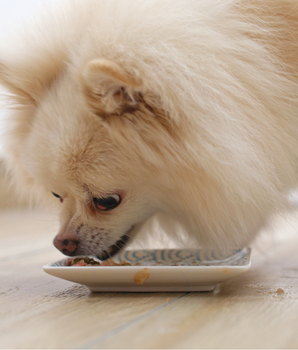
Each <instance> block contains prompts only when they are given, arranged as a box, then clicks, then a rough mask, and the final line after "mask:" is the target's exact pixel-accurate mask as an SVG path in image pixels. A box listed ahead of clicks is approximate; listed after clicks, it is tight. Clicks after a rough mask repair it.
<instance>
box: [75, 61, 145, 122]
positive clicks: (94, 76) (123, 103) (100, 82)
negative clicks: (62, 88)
mask: <svg viewBox="0 0 298 350" xmlns="http://www.w3.org/2000/svg"><path fill="white" fill-rule="evenodd" d="M81 78H82V90H83V94H84V96H85V98H86V102H87V104H88V106H89V107H90V108H91V109H92V111H93V112H94V113H95V114H97V115H99V116H108V115H111V114H119V115H120V114H122V113H123V112H125V111H129V110H131V109H133V106H134V105H136V101H135V99H134V96H135V95H136V93H137V92H138V91H139V89H140V88H141V86H142V80H141V79H140V78H139V77H137V76H134V75H132V74H131V73H128V72H126V71H125V70H124V69H123V68H121V67H120V66H119V65H118V64H117V63H115V62H113V61H109V60H106V59H94V60H92V61H90V62H88V64H87V65H86V67H85V69H84V70H83V73H82V76H81Z"/></svg>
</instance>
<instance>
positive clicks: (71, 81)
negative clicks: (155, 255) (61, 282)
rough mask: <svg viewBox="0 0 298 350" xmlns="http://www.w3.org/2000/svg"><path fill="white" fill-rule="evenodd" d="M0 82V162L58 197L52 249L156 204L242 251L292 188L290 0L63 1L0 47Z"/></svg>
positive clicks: (295, 153) (124, 223)
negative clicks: (0, 89) (1, 136)
mask: <svg viewBox="0 0 298 350" xmlns="http://www.w3.org/2000/svg"><path fill="white" fill-rule="evenodd" d="M0 81H1V83H2V85H4V86H5V87H6V88H7V89H8V90H9V91H10V95H11V96H10V98H11V102H12V108H11V115H10V116H9V118H8V126H9V133H8V136H7V140H6V152H7V166H8V170H9V172H10V174H11V176H12V178H13V179H14V182H15V184H16V188H17V191H18V193H22V194H26V195H28V194H34V195H35V194H36V195H37V197H39V198H40V199H42V198H49V196H51V192H52V193H53V194H54V195H55V196H56V197H58V198H60V201H61V202H62V204H61V229H60V232H59V233H58V235H57V237H56V238H55V241H54V244H55V245H56V247H57V248H58V249H60V250H61V251H62V252H63V253H65V254H67V255H75V254H96V255H98V256H100V257H106V256H108V254H110V255H112V254H114V253H115V252H117V251H118V250H119V249H120V248H122V246H124V244H125V243H126V242H127V241H128V240H129V237H132V236H135V234H136V233H137V232H138V231H139V230H140V228H141V226H142V225H143V223H144V222H145V221H147V220H148V219H149V218H151V217H152V216H154V215H155V214H157V213H161V214H165V215H167V216H168V217H173V218H174V219H175V220H176V222H177V223H179V224H180V225H182V226H183V227H184V229H185V230H186V231H187V232H188V234H189V237H190V238H192V239H196V240H197V241H198V242H200V244H202V245H207V246H208V245H209V246H215V247H222V248H229V247H240V246H244V245H246V244H248V243H249V242H251V241H252V239H253V238H254V236H255V235H256V233H257V232H258V231H259V230H260V229H261V228H262V227H263V226H264V225H265V224H266V221H268V218H269V217H270V216H271V215H272V214H273V213H274V212H276V211H280V210H282V209H284V207H285V205H286V195H287V193H288V192H289V190H290V189H292V188H294V187H295V186H296V185H297V180H298V171H297V170H298V169H297V166H298V2H297V1H296V0H208V1H206V0H175V1H173V0H88V1H85V0H63V1H60V3H59V6H58V7H53V8H47V9H46V10H45V12H44V14H41V16H40V19H39V20H38V21H36V23H35V24H34V25H33V24H32V23H30V25H28V26H27V27H25V28H24V30H22V31H18V33H17V35H16V36H15V37H13V38H9V40H7V41H6V40H5V41H3V42H2V45H0ZM169 234H171V232H169Z"/></svg>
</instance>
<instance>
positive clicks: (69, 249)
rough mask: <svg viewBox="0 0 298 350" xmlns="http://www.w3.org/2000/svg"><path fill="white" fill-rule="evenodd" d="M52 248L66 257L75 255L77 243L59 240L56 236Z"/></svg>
mask: <svg viewBox="0 0 298 350" xmlns="http://www.w3.org/2000/svg"><path fill="white" fill-rule="evenodd" d="M53 243H54V246H55V247H56V248H57V249H59V250H60V251H61V252H62V253H63V254H65V255H68V256H74V255H76V250H77V248H78V245H79V242H78V241H76V240H74V239H68V238H65V239H59V238H58V236H56V237H55V238H54V242H53Z"/></svg>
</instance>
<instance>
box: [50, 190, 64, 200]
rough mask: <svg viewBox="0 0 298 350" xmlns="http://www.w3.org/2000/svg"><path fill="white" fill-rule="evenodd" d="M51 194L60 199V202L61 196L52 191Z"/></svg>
mask: <svg viewBox="0 0 298 350" xmlns="http://www.w3.org/2000/svg"><path fill="white" fill-rule="evenodd" d="M52 195H53V196H54V197H56V198H58V199H60V202H61V203H62V202H63V198H61V197H60V196H59V194H57V193H54V192H52Z"/></svg>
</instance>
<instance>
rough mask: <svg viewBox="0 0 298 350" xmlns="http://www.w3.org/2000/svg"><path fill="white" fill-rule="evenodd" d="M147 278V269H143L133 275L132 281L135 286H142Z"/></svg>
mask: <svg viewBox="0 0 298 350" xmlns="http://www.w3.org/2000/svg"><path fill="white" fill-rule="evenodd" d="M148 278H149V269H147V268H145V269H143V270H141V271H139V272H137V273H136V274H135V277H134V280H135V283H136V284H144V282H145V281H146V280H147V279H148Z"/></svg>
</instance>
